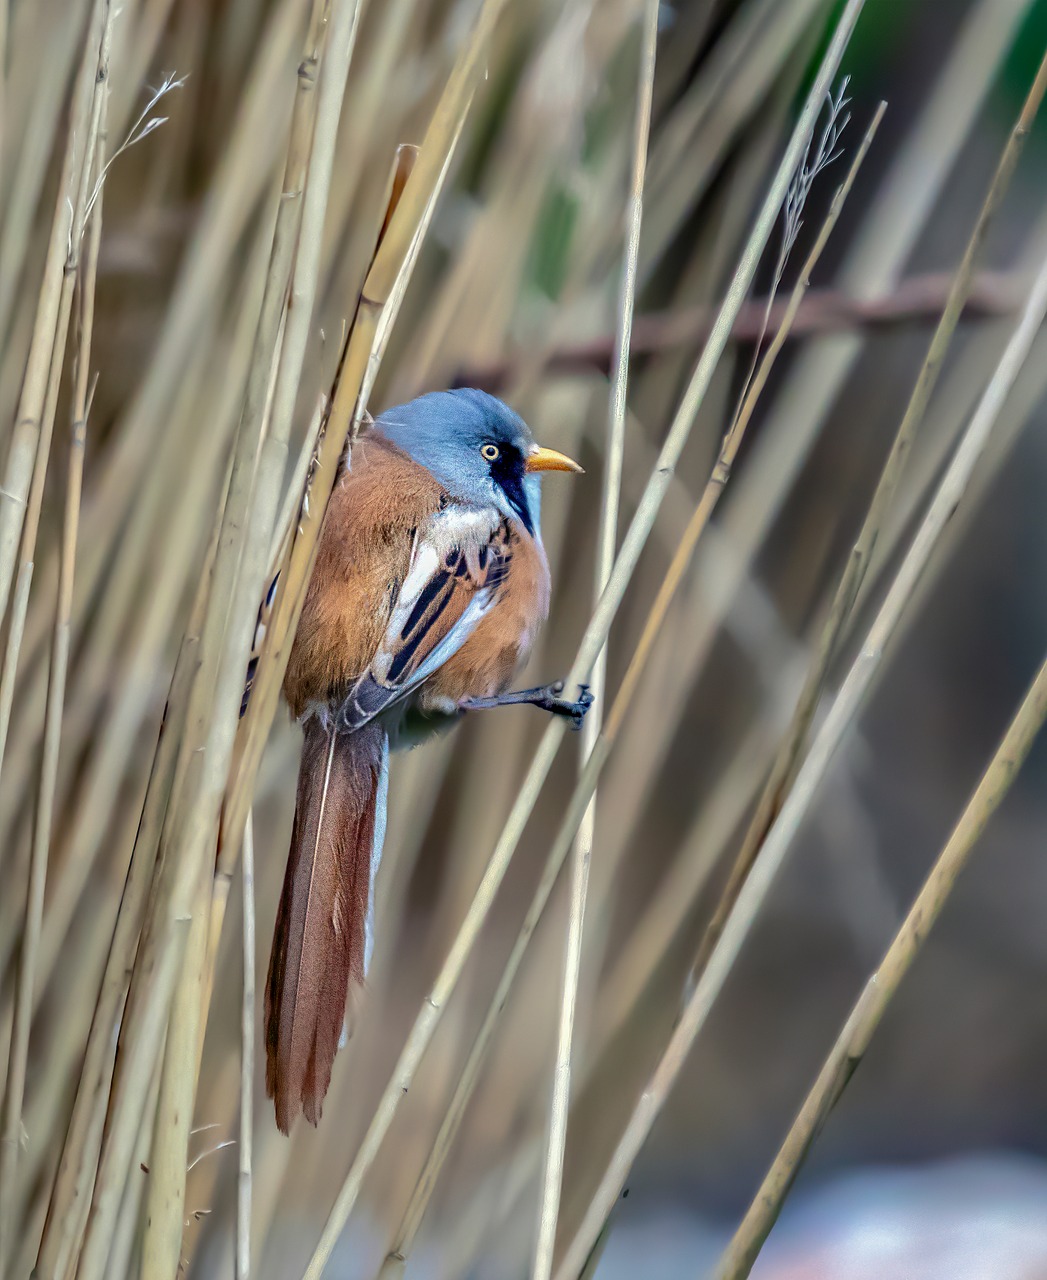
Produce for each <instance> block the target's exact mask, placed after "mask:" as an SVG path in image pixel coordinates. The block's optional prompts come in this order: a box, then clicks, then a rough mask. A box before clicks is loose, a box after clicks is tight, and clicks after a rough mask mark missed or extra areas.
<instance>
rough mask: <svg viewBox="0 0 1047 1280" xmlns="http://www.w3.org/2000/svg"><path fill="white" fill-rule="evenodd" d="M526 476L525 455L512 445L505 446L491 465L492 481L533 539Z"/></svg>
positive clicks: (532, 522) (532, 523) (532, 524)
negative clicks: (526, 491) (525, 488)
mask: <svg viewBox="0 0 1047 1280" xmlns="http://www.w3.org/2000/svg"><path fill="white" fill-rule="evenodd" d="M524 474H525V473H524V459H523V454H522V453H520V451H519V450H518V449H514V448H513V447H512V446H511V445H503V446H502V450H501V453H499V455H498V457H497V458H495V460H494V461H493V462H492V463H491V479H492V480H493V481H494V482H495V484H496V485H497V486H498V487H499V489H501V491H502V492H503V493H504V494H505V497H506V501H507V502H508V503H509V506H510V507H512V509H513V510H514V511H515V512H516V514H517V515H518V516H519V517H520V523H521V524H522V525H523V527H524V528H525V529H526V530H527V532H528V533H529V534H530V535H531V537H532V538H533V537H534V521H533V520H532V519H531V511H530V508H529V507H528V505H527V494H526V493H525V491H524V485H523V482H524Z"/></svg>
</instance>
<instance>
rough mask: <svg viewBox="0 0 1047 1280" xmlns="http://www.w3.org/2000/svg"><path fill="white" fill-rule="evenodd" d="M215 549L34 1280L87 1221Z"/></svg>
mask: <svg viewBox="0 0 1047 1280" xmlns="http://www.w3.org/2000/svg"><path fill="white" fill-rule="evenodd" d="M216 547H217V530H216V532H215V536H214V537H213V538H212V544H211V547H210V548H209V550H208V554H207V556H206V558H205V563H204V566H203V572H202V574H201V578H200V585H199V587H198V589H197V595H196V600H195V602H194V605H193V609H192V611H191V613H190V618H189V623H188V626H187V628H186V634H185V637H184V638H183V641H182V645H181V647H180V649H179V653H178V658H177V660H176V663H175V669H174V673H173V675H172V677H171V688H170V695H169V698H168V708H167V712H166V713H165V717H164V721H163V723H162V725H161V728H160V735H159V740H158V742H157V748H156V752H155V754H154V756H153V764H152V771H151V774H150V779H149V785H148V787H147V790H146V800H145V805H144V807H143V810H142V815H141V819H140V822H139V827H138V833H137V835H136V837H135V842H134V849H133V851H132V855H131V861H130V865H129V866H128V870H127V877H126V880H125V884H124V891H123V896H122V898H121V901H120V911H119V913H118V915H117V920H116V927H115V929H114V932H113V939H112V943H111V945H110V948H109V956H108V959H107V961H106V967H105V974H104V976H103V979H102V985H101V988H100V989H99V992H98V999H97V1004H96V1007H95V1013H94V1018H93V1019H92V1022H91V1029H90V1033H89V1036H88V1041H87V1049H86V1052H85V1055H84V1062H83V1065H82V1067H81V1070H80V1076H79V1080H78V1084H77V1093H76V1099H75V1102H74V1104H73V1111H72V1114H71V1116H70V1120H69V1126H68V1129H67V1132H66V1136H65V1141H64V1143H63V1147H62V1156H61V1160H60V1161H59V1165H58V1171H57V1173H56V1175H55V1182H54V1187H53V1188H52V1192H51V1199H50V1203H49V1205H48V1213H47V1219H46V1222H45V1224H44V1232H43V1236H42V1238H41V1241H40V1250H39V1253H38V1255H37V1263H36V1269H35V1273H34V1280H58V1278H59V1277H60V1276H64V1275H66V1269H67V1266H70V1265H71V1259H75V1256H76V1253H77V1249H78V1243H79V1239H80V1235H81V1233H82V1231H83V1229H84V1227H85V1225H86V1219H87V1213H88V1209H89V1205H90V1199H91V1196H90V1192H91V1184H92V1181H93V1178H94V1172H95V1162H96V1161H97V1159H98V1150H99V1144H100V1142H101V1139H102V1132H103V1125H104V1121H105V1116H106V1109H107V1107H106V1104H107V1098H108V1093H109V1082H110V1077H111V1074H112V1071H113V1066H114V1055H115V1043H114V1040H115V1031H116V1027H117V1021H118V1018H119V1014H120V1009H121V1006H122V1004H123V1001H124V995H125V993H126V991H127V975H128V973H130V971H131V968H132V965H133V963H134V957H135V950H136V948H137V945H138V936H139V931H140V929H141V922H142V917H143V913H144V911H145V908H146V900H147V896H148V894H149V890H150V885H151V882H152V878H153V866H154V862H155V859H156V855H157V849H158V846H159V842H160V835H161V828H162V825H163V820H164V815H165V812H166V809H167V804H168V800H169V797H170V795H171V791H172V789H173V786H174V781H175V772H176V768H177V763H178V744H179V741H180V739H181V736H182V732H183V726H184V719H185V714H186V708H187V698H188V692H189V688H190V685H191V682H192V680H193V677H194V675H195V671H196V663H197V651H198V649H199V642H200V630H201V627H202V625H203V617H204V609H205V606H206V602H207V588H208V584H209V581H210V576H211V567H212V565H213V562H214V556H215V551H216ZM158 1078H159V1077H157V1079H158Z"/></svg>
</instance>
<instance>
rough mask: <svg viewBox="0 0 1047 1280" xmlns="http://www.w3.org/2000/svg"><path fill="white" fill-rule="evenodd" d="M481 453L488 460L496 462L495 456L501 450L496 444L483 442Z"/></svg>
mask: <svg viewBox="0 0 1047 1280" xmlns="http://www.w3.org/2000/svg"><path fill="white" fill-rule="evenodd" d="M480 453H481V455H482V456H483V457H484V458H486V459H487V461H488V462H494V460H495V458H497V457H498V456H499V455H500V453H501V450H500V449H499V448H498V446H497V445H496V444H483V445H481V446H480Z"/></svg>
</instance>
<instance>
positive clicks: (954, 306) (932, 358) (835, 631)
mask: <svg viewBox="0 0 1047 1280" xmlns="http://www.w3.org/2000/svg"><path fill="white" fill-rule="evenodd" d="M1045 90H1047V55H1045V56H1044V58H1043V60H1042V61H1041V63H1040V67H1039V70H1038V71H1037V73H1036V77H1035V79H1034V81H1033V84H1032V86H1031V88H1030V89H1029V93H1028V95H1027V97H1026V99H1025V103H1024V105H1023V106H1022V109H1021V112H1020V113H1019V115H1018V119H1017V120H1016V121H1015V124H1014V127H1013V129H1012V130H1011V133H1010V136H1009V137H1008V139H1007V143H1006V145H1005V146H1004V149H1003V152H1002V153H1001V155H1000V159H999V163H998V164H997V167H996V171H995V173H994V174H993V177H992V181H991V182H990V184H989V189H988V191H987V192H986V195H985V199H984V201H983V203H982V207H981V210H980V212H979V214H978V217H977V219H976V221H975V224H974V228H973V230H972V232H971V236H970V239H969V240H968V242H967V247H966V249H965V250H964V254H963V258H962V259H961V261H960V265H959V266H958V267H957V269H956V272H955V274H954V275H953V278H952V283H951V285H950V287H949V293H948V296H947V298H946V301H945V306H944V308H943V310H942V314H941V318H940V319H939V321H938V326H937V328H936V329H935V332H934V336H933V337H932V339H931V343H930V346H929V347H928V349H927V355H926V357H925V359H924V362H923V365H922V367H921V369H920V372H919V375H918V377H917V379H916V384H915V386H914V387H913V391H912V395H911V396H910V399H909V403H908V405H907V407H906V410H905V413H904V415H903V417H902V421H901V423H900V425H899V427H898V432H897V434H896V435H895V438H894V441H893V443H892V444H891V449H890V452H889V454H888V456H887V460H886V462H885V463H884V467H883V470H882V472H881V474H880V478H879V480H878V482H877V485H876V489H875V492H874V493H873V497H872V500H871V501H870V503H869V509H868V511H867V512H866V516H865V520H864V521H863V523H862V527H861V530H860V532H859V534H858V537H857V539H856V541H855V543H854V546H853V548H852V549H851V554H850V556H849V557H848V560H847V563H846V565H845V566H844V570H843V574H842V575H841V577H840V580H839V582H838V584H837V587H836V592H835V594H834V596H833V600H832V603H831V605H830V607H829V612H828V615H827V618H826V621H825V625H824V627H823V629H822V633H821V635H820V637H819V641H818V647H817V650H816V652H815V656H814V660H813V662H812V663H811V666H810V669H809V671H808V675H807V678H806V681H805V683H804V687H803V690H802V691H801V694H800V697H799V700H798V702H797V704H796V709H795V712H794V714H793V719H792V723H791V724H790V725H789V729H788V731H787V733H786V735H785V737H784V738H783V739H782V743H781V747H780V749H779V751H778V754H777V756H776V757H775V761H774V764H773V766H772V768H771V772H770V774H769V776H768V778H767V782H766V784H765V786H764V789H763V791H762V793H761V795H760V799H759V802H758V804H757V807H756V810H755V812H754V814H753V817H752V819H751V820H750V823H749V826H748V828H747V830H746V833H745V836H744V838H743V840H742V845H741V848H740V849H739V851H738V854H737V856H736V859H735V862H734V865H733V866H732V867H731V872H730V875H729V876H728V879H727V883H726V884H725V885H724V888H723V891H722V894H721V896H720V900H719V902H718V903H717V906H716V909H715V911H714V912H713V915H712V917H711V919H710V921H709V925H708V927H707V929H706V931H705V934H704V936H703V938H702V941H701V944H700V946H699V949H698V954H697V956H696V957H695V961H694V965H693V968H692V981H693V980H694V979H696V977H697V975H698V974H699V973H700V972H701V970H702V969H703V967H704V966H705V964H706V962H707V960H708V958H709V955H710V953H711V951H712V949H713V947H715V945H716V942H717V939H718V938H719V936H720V934H721V932H722V931H723V926H724V922H725V921H726V919H727V916H728V915H729V914H730V911H731V908H732V906H733V905H734V902H735V901H736V899H737V897H738V892H739V889H740V888H741V885H742V883H743V882H744V880H745V877H746V876H747V875H748V873H749V869H750V867H751V866H752V863H753V860H754V858H755V857H756V855H757V853H758V851H759V848H760V845H761V843H762V842H763V840H764V838H765V837H766V835H767V831H768V828H769V827H770V825H771V823H772V822H773V821H774V818H775V816H776V815H777V813H778V812H779V810H780V809H781V806H782V801H783V798H784V796H785V793H786V792H787V791H788V789H789V787H790V785H791V784H792V782H793V780H794V778H795V776H796V771H797V769H798V768H799V765H800V759H801V755H802V752H803V747H804V743H805V742H806V741H807V736H808V734H809V732H810V727H811V722H812V720H813V719H814V713H815V710H816V708H817V706H818V703H819V701H820V699H821V696H822V693H823V692H824V689H825V684H826V680H827V679H828V675H829V669H830V666H831V664H832V661H833V658H834V657H835V656H836V653H837V651H838V648H839V642H840V637H841V635H842V634H843V632H844V631H845V629H846V627H847V623H848V620H849V618H850V616H851V613H852V610H853V607H854V603H855V600H856V599H857V598H858V593H859V591H860V590H861V588H862V583H863V581H864V579H865V574H866V571H867V570H868V567H869V563H870V561H871V559H872V556H873V553H874V551H875V549H876V540H877V538H878V537H879V533H880V529H881V527H882V525H883V522H884V520H885V518H886V516H887V514H888V512H889V511H890V508H891V506H892V504H893V502H894V496H895V493H896V491H897V488H898V481H899V479H900V477H901V473H902V470H903V468H904V466H905V462H906V459H907V458H908V456H909V452H910V450H911V447H912V442H913V440H914V438H915V436H916V432H917V431H918V430H919V428H920V424H921V423H922V422H923V419H924V415H925V414H926V412H927V405H928V404H929V402H930V399H931V396H932V395H933V393H934V389H935V387H936V386H937V384H938V377H939V374H940V373H941V370H942V366H943V364H944V361H945V357H946V354H947V352H948V350H949V346H950V344H951V342H952V338H953V335H954V333H955V332H956V325H957V323H958V322H959V319H960V315H961V314H962V312H963V308H964V305H965V303H966V301H967V297H968V295H969V293H970V288H971V282H972V279H973V276H974V269H975V265H976V263H977V261H978V257H979V255H980V253H981V249H982V245H983V244H984V241H985V236H986V233H987V231H988V229H989V225H990V224H991V222H992V219H993V217H994V215H995V213H996V211H997V209H998V208H999V207H1000V204H1001V202H1002V200H1003V197H1004V196H1005V194H1006V192H1007V190H1008V188H1009V187H1010V183H1011V178H1012V176H1013V174H1014V170H1015V168H1016V166H1017V164H1018V159H1019V157H1020V155H1021V152H1022V149H1023V147H1024V145H1025V139H1026V138H1027V137H1028V134H1029V130H1030V129H1031V127H1032V124H1033V121H1034V120H1035V119H1036V114H1037V112H1038V110H1039V108H1040V104H1041V102H1042V101H1043V95H1044V92H1045Z"/></svg>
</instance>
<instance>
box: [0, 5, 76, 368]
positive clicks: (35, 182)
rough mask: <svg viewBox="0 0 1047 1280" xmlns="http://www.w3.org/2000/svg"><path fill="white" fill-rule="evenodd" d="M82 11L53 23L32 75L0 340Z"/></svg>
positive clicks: (5, 266)
mask: <svg viewBox="0 0 1047 1280" xmlns="http://www.w3.org/2000/svg"><path fill="white" fill-rule="evenodd" d="M72 7H73V6H72V5H70V8H72ZM87 14H88V5H87V4H86V3H85V2H84V0H80V3H79V6H78V8H77V10H76V11H75V13H73V14H68V15H67V19H66V21H65V22H63V23H61V24H59V25H58V29H57V31H56V33H55V37H54V38H52V39H50V40H49V41H48V63H47V74H46V75H39V76H37V77H36V80H35V84H34V97H33V102H32V106H31V108H30V110H29V120H30V121H31V124H30V127H29V128H27V129H25V130H24V131H23V132H22V135H21V141H20V145H19V148H18V158H17V161H14V165H13V167H14V173H13V175H12V178H11V186H10V197H9V199H8V201H7V206H6V208H5V209H4V219H3V235H2V237H0V343H6V341H8V340H10V337H11V333H10V320H11V308H12V304H13V302H14V300H15V299H16V297H17V296H18V292H17V291H18V284H19V281H20V280H21V277H22V273H23V271H24V270H25V265H26V256H27V249H28V247H29V239H30V235H31V232H32V230H33V224H34V218H35V216H36V211H37V205H38V203H39V200H40V193H41V191H42V189H43V186H44V182H45V181H46V178H47V170H48V162H49V160H50V158H51V151H52V147H53V144H54V138H55V133H56V131H57V129H58V121H59V119H60V117H61V113H62V106H63V105H64V103H65V99H66V93H67V91H68V88H69V80H70V77H71V75H72V71H73V67H74V66H75V65H76V53H77V49H78V48H81V47H82V45H83V41H84V25H85V23H86V21H87ZM72 79H73V80H74V82H75V80H76V76H75V75H72ZM11 146H12V142H11V135H8V141H7V149H6V151H5V154H4V167H5V170H6V169H8V168H9V167H10V166H11V165H12V162H13V160H14V158H13V157H12V155H11Z"/></svg>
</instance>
